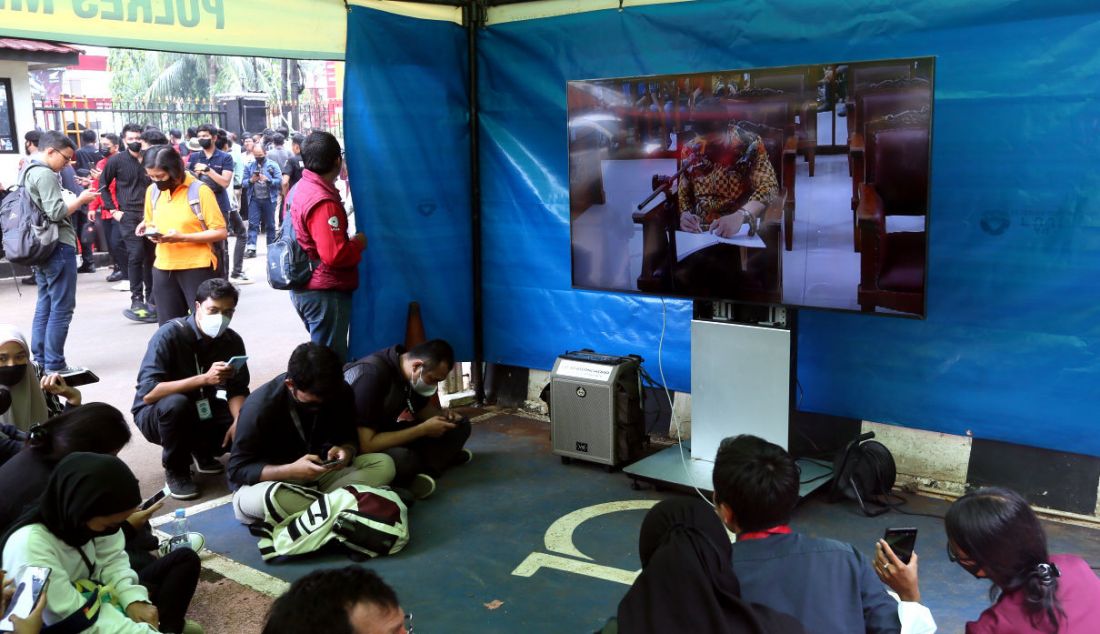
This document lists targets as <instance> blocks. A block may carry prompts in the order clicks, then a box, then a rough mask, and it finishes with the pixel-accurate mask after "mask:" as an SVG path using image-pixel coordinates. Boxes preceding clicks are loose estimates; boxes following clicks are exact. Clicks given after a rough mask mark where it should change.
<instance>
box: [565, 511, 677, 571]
mask: <svg viewBox="0 0 1100 634" xmlns="http://www.w3.org/2000/svg"><path fill="white" fill-rule="evenodd" d="M659 501H660V500H623V501H620V502H605V503H603V504H594V505H592V506H586V507H584V508H582V509H577V510H576V511H573V512H572V513H568V514H566V515H563V516H561V517H559V518H558V519H557V520H554V523H553V524H551V525H550V528H548V529H546V538H545V542H546V550H549V551H551V552H555V553H560V554H562V555H569V556H571V557H576V558H578V559H587V560H589V561H592V558H591V557H589V556H588V555H586V554H584V553H582V552H581V551H580V550H579V549H577V547H576V546H575V545H574V544H573V532H574V531H575V530H577V527H578V526H580V525H581V524H583V523H584V522H587V521H588V520H590V519H592V518H594V517H599V516H600V515H607V514H608V513H618V512H619V511H648V510H649V509H651V508H653V507H654V506H656V504H657V502H659Z"/></svg>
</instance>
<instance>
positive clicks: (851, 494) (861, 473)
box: [829, 432, 900, 517]
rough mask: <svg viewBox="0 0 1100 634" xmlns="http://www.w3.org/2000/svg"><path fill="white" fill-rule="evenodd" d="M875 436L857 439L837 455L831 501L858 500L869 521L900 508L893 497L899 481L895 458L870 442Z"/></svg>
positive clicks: (870, 433)
mask: <svg viewBox="0 0 1100 634" xmlns="http://www.w3.org/2000/svg"><path fill="white" fill-rule="evenodd" d="M874 437H875V433H874V432H867V433H866V434H863V435H861V436H859V437H857V438H856V439H855V440H853V441H852V442H850V443H848V446H847V447H845V448H844V449H841V450H840V452H839V453H837V456H836V460H835V461H834V462H833V474H834V476H833V483H832V487H831V488H830V490H829V501H830V502H839V501H841V500H845V499H847V500H855V501H856V502H857V503H858V504H859V509H860V511H862V512H863V514H864V515H866V516H867V517H876V516H878V515H882V514H883V513H885V512H887V511H889V510H890V509H891V508H894V507H896V506H898V505H899V504H900V503H899V502H898V501H897V500H898V499H900V498H899V496H895V495H893V494H892V493H891V491H892V490H893V488H894V482H895V481H896V479H897V475H898V473H897V465H896V464H895V463H894V455H893V454H891V453H890V450H889V449H887V448H886V445H884V444H882V443H880V442H878V441H876V440H871V439H872V438H874Z"/></svg>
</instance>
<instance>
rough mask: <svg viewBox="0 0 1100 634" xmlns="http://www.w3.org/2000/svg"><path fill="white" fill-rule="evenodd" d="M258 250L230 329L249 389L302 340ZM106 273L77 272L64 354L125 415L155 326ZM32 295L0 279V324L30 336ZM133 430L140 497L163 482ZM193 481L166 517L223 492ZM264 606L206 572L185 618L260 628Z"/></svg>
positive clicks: (90, 392) (209, 627)
mask: <svg viewBox="0 0 1100 634" xmlns="http://www.w3.org/2000/svg"><path fill="white" fill-rule="evenodd" d="M261 242H262V241H261ZM262 249H263V247H262V246H261V252H260V254H259V257H257V258H255V259H249V260H245V271H246V274H247V275H248V276H249V277H251V278H252V279H253V280H254V282H255V283H253V284H249V285H243V286H241V287H240V290H241V301H240V304H239V308H238V310H237V314H236V316H235V317H234V318H233V322H232V324H231V326H230V327H231V328H233V329H234V330H236V331H237V332H238V333H239V334H240V335H241V337H243V338H244V341H245V346H246V349H247V351H248V355H249V360H248V367H249V371H250V373H251V377H252V386H251V387H252V388H253V389H255V388H257V387H259V386H260V385H262V384H263V383H264V382H266V381H268V380H270V379H271V378H272V377H274V376H275V375H277V374H279V373H281V372H284V371H285V370H286V363H287V359H288V358H289V356H290V352H291V350H293V348H294V346H296V345H298V344H299V343H302V342H304V341H307V340H308V337H307V334H306V331H305V328H304V327H303V326H302V323H301V321H299V319H298V316H297V314H296V313H295V312H294V308H293V307H292V306H291V304H290V298H289V296H288V294H287V293H286V292H285V291H277V290H274V289H272V288H271V287H270V286H268V285H267V281H266V278H265V277H264V257H263V251H262ZM108 272H109V270H108V269H106V268H101V269H100V271H99V272H96V273H89V274H81V275H80V276H79V281H78V286H77V295H76V313H75V315H74V317H73V323H72V326H71V328H70V330H69V338H68V341H67V343H66V345H65V356H66V359H67V361H68V363H69V365H71V366H86V367H88V368H91V369H92V371H94V372H95V373H96V374H97V375H98V376H99V377H100V382H99V383H96V384H94V385H87V386H84V387H82V388H80V389H81V392H82V394H83V397H84V402H93V401H101V402H105V403H110V404H111V405H114V406H115V407H117V408H118V409H119V410H121V411H122V412H123V413H125V414H126V417H127V419H130V406H131V404H132V403H133V400H134V385H135V382H136V378H137V371H138V368H139V367H140V365H141V359H142V357H143V355H144V354H145V348H146V344H147V343H148V341H149V337H150V336H151V335H152V334H153V332H154V331H155V330H156V328H157V326H156V325H155V324H140V323H136V322H132V321H129V320H128V319H126V318H125V317H123V316H122V311H123V309H126V308H129V306H130V296H129V293H127V292H119V291H114V290H111V286H112V284H109V283H107V282H106V281H104V278H105V277H106V276H107V273H108ZM20 293H21V295H20ZM36 298H37V290H36V289H35V287H33V286H19V287H18V288H16V285H15V284H13V283H12V280H11V279H0V307H2V309H0V322H3V323H13V324H15V325H16V327H18V328H19V329H20V330H22V331H23V333H24V334H25V335H26V336H27V338H28V340H29V339H30V335H31V321H32V318H33V316H34V305H35V300H36ZM132 431H133V439H132V440H131V441H130V444H129V445H127V446H126V448H125V449H123V450H122V453H121V454H120V457H121V458H122V459H123V460H125V461H126V463H127V464H128V465H130V468H131V469H133V471H134V473H135V474H136V475H137V477H138V480H139V481H140V482H141V490H142V494H143V495H145V496H148V495H151V494H152V493H154V492H155V491H157V490H158V489H160V488H162V487H163V486H164V471H163V470H162V469H161V466H160V448H159V447H157V446H155V445H152V444H150V443H148V442H147V441H146V440H145V438H144V437H142V435H141V432H140V431H138V430H137V428H133V430H132ZM196 482H198V483H199V486H200V487H201V488H202V497H201V498H200V499H198V500H191V501H188V502H186V503H180V502H177V501H170V502H169V503H168V504H166V505H165V507H164V509H163V512H164V513H166V514H170V513H171V512H172V511H173V510H174V509H175V508H178V507H180V506H192V505H195V504H199V503H202V502H206V501H211V500H214V499H216V498H220V497H223V496H225V495H226V494H228V492H229V490H228V488H227V487H226V485H225V481H224V478H223V477H222V476H200V477H199V479H197V480H196ZM207 537H208V539H210V538H211V537H212V536H207ZM269 604H270V597H267V596H265V595H263V594H261V593H258V592H256V591H254V590H252V589H250V588H247V587H245V586H243V585H241V584H239V583H236V582H234V581H232V580H229V579H225V578H223V577H222V576H220V575H218V574H216V573H212V572H210V571H204V575H203V580H202V581H201V582H200V585H199V590H198V592H197V594H196V597H195V600H194V601H193V602H192V612H191V614H190V616H191V617H192V618H194V619H195V620H196V621H198V622H199V623H200V624H203V625H205V626H206V631H207V632H208V633H214V632H258V631H259V630H260V624H261V623H262V622H263V617H264V614H265V613H266V611H267V607H268V605H269Z"/></svg>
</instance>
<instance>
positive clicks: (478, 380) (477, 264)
mask: <svg viewBox="0 0 1100 634" xmlns="http://www.w3.org/2000/svg"><path fill="white" fill-rule="evenodd" d="M463 14H464V15H463V22H465V26H466V45H467V52H468V62H467V68H468V75H467V79H468V81H469V83H468V85H467V92H468V94H469V99H470V231H471V242H472V246H473V267H472V269H473V270H472V273H473V293H474V297H473V304H474V362H473V364H472V366H471V369H470V382H471V383H473V384H474V390H475V400H476V402H477V403H478V404H479V405H480V404H482V403H484V402H485V381H484V380H483V373H482V367H481V366H482V362H483V361H484V357H485V354H484V337H483V336H482V335H483V332H482V331H483V327H484V314H483V312H482V296H481V151H480V144H479V140H480V139H479V137H480V130H479V126H478V96H477V30H478V29H479V28H481V26H482V25H484V24H485V6H484V1H483V0H468V2H467V4H466V5H465V6H464V7H463Z"/></svg>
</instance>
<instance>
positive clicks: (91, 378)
mask: <svg viewBox="0 0 1100 634" xmlns="http://www.w3.org/2000/svg"><path fill="white" fill-rule="evenodd" d="M59 374H60V375H61V378H62V379H64V380H65V385H68V386H69V387H80V386H81V385H88V384H90V383H99V377H98V376H96V374H95V372H92V371H91V370H89V369H88V368H72V369H71V370H67V371H65V372H60V373H59Z"/></svg>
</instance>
